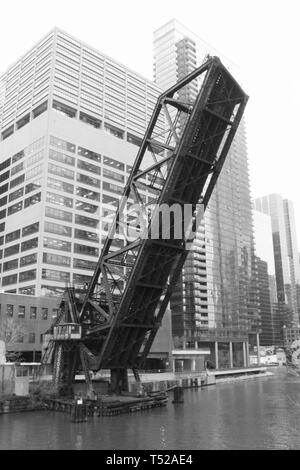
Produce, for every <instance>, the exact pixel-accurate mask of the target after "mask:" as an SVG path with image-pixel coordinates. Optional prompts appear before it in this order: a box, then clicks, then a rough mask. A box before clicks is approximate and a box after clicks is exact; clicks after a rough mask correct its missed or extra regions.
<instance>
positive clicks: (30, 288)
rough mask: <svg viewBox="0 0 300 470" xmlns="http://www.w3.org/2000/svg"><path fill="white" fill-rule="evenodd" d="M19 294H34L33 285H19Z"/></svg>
mask: <svg viewBox="0 0 300 470" xmlns="http://www.w3.org/2000/svg"><path fill="white" fill-rule="evenodd" d="M19 294H21V295H35V286H26V287H20V289H19Z"/></svg>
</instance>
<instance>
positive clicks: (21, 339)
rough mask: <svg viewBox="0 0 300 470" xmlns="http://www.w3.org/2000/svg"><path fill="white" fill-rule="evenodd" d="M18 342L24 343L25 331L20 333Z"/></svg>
mask: <svg viewBox="0 0 300 470" xmlns="http://www.w3.org/2000/svg"><path fill="white" fill-rule="evenodd" d="M16 342H17V343H24V334H23V333H18V336H17V340H16Z"/></svg>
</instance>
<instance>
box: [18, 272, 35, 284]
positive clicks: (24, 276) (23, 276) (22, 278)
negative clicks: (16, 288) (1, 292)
mask: <svg viewBox="0 0 300 470" xmlns="http://www.w3.org/2000/svg"><path fill="white" fill-rule="evenodd" d="M32 279H36V269H30V270H29V271H23V272H21V273H20V274H19V282H26V281H31V280H32Z"/></svg>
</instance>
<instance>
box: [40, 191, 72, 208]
mask: <svg viewBox="0 0 300 470" xmlns="http://www.w3.org/2000/svg"><path fill="white" fill-rule="evenodd" d="M46 201H47V202H50V203H51V204H57V205H59V206H64V207H73V200H72V199H71V198H69V197H65V196H61V195H59V194H54V193H49V192H47V195H46Z"/></svg>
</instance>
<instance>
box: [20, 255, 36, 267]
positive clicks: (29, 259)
mask: <svg viewBox="0 0 300 470" xmlns="http://www.w3.org/2000/svg"><path fill="white" fill-rule="evenodd" d="M36 262H37V253H33V254H32V255H27V256H23V257H22V258H20V268H23V267H24V266H28V265H29V264H34V263H36Z"/></svg>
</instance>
